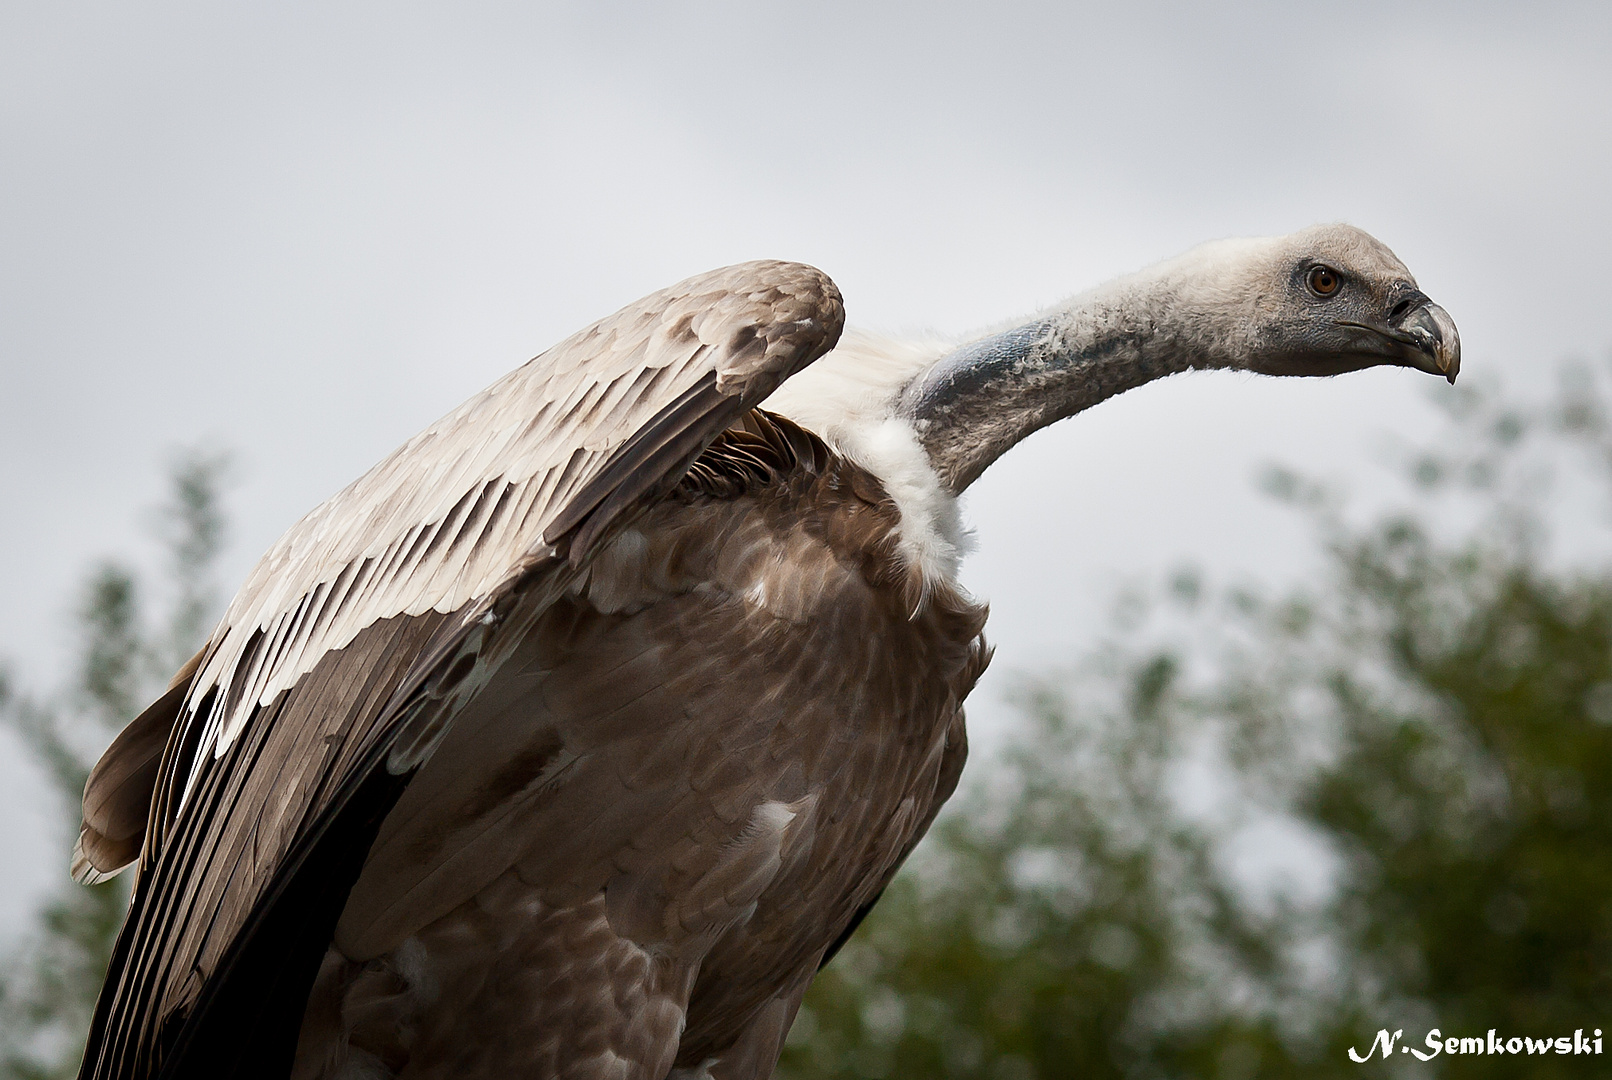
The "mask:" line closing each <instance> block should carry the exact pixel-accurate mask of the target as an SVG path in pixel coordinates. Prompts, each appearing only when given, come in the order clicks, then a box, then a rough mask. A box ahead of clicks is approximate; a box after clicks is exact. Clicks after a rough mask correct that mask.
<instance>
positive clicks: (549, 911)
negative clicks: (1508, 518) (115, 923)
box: [74, 227, 1459, 1080]
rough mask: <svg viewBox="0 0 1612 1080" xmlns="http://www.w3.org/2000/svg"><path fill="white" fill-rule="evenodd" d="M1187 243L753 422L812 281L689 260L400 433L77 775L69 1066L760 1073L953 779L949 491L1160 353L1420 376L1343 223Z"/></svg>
mask: <svg viewBox="0 0 1612 1080" xmlns="http://www.w3.org/2000/svg"><path fill="white" fill-rule="evenodd" d="M1216 250H1217V251H1218V252H1219V254H1218V255H1216V256H1215V257H1214V258H1206V257H1205V256H1204V255H1203V254H1202V253H1201V252H1200V253H1198V254H1195V255H1192V256H1188V257H1187V258H1185V259H1183V260H1177V261H1176V262H1174V263H1168V264H1164V265H1163V266H1161V267H1160V268H1158V269H1157V270H1156V271H1154V272H1152V274H1151V276H1148V275H1142V276H1139V277H1138V278H1134V279H1129V280H1128V281H1125V282H1121V283H1120V285H1119V286H1116V287H1114V288H1113V289H1110V290H1109V291H1108V292H1100V293H1098V294H1093V295H1092V296H1091V297H1087V298H1079V299H1077V300H1076V301H1074V302H1072V303H1071V305H1069V306H1068V307H1067V308H1064V309H1058V310H1056V311H1053V312H1051V313H1048V314H1046V315H1044V316H1042V317H1040V318H1038V319H1037V320H1035V321H1032V322H1031V323H1028V324H1025V325H1024V326H1022V327H1020V328H1017V329H1015V330H1012V331H1009V332H1008V333H1005V334H1000V335H997V336H994V337H989V338H984V339H981V340H979V341H977V342H974V343H971V344H969V345H966V346H964V347H963V348H961V349H958V350H956V351H955V352H953V351H950V350H949V349H948V348H942V347H932V348H928V347H920V348H911V349H906V350H900V349H894V350H889V349H887V350H884V351H882V352H881V351H880V350H879V349H877V348H872V347H870V346H869V345H868V344H867V342H866V340H859V341H857V342H852V343H850V344H848V345H847V346H846V347H844V348H842V349H841V350H840V351H839V352H838V353H836V354H835V357H834V359H833V361H831V362H829V363H827V364H825V365H820V366H819V367H818V368H815V369H812V370H811V371H807V372H805V374H803V375H801V376H800V378H799V379H797V380H795V381H794V382H791V383H790V385H789V386H788V387H786V389H785V393H783V394H780V395H779V400H780V401H781V402H783V403H784V408H783V411H784V412H785V413H786V414H787V415H788V416H791V417H793V418H795V419H793V420H792V419H785V418H784V417H783V416H778V415H773V414H771V413H768V412H764V411H761V410H760V409H758V408H757V406H758V405H759V404H760V403H761V402H762V401H763V400H764V399H766V398H767V396H768V395H769V394H771V393H772V392H773V391H774V390H775V389H777V388H778V387H779V386H780V384H781V383H783V382H784V380H786V379H790V378H791V376H794V375H796V374H797V373H799V372H802V370H803V369H804V368H806V366H807V365H808V364H811V363H812V362H813V361H814V360H816V359H817V358H818V357H820V356H822V355H823V354H824V353H826V352H828V351H829V350H830V349H832V348H834V346H835V344H836V342H837V341H838V339H839V336H840V330H841V321H842V308H841V304H840V298H839V294H838V292H837V290H836V289H835V288H834V286H833V284H832V282H830V281H829V280H828V279H827V278H826V277H824V276H823V275H822V274H821V273H820V272H818V271H816V270H814V269H812V268H810V267H805V266H800V265H798V264H790V263H772V262H768V263H751V264H745V265H743V266H737V267H730V268H728V269H726V270H720V271H715V272H712V273H711V274H706V275H702V276H700V277H697V278H691V279H690V280H688V281H686V282H683V283H682V284H680V285H678V286H674V287H672V288H671V289H667V290H664V291H662V292H660V293H656V294H654V295H652V296H650V297H646V298H645V299H644V300H642V301H640V302H639V303H637V304H633V305H630V306H629V307H627V308H624V309H623V310H622V311H620V312H618V313H617V314H615V315H613V316H611V317H610V318H608V319H604V320H601V321H600V322H599V323H597V324H595V325H594V326H591V327H589V328H588V329H586V330H584V331H582V332H580V333H578V334H576V335H574V336H573V337H571V338H569V339H567V340H566V341H564V342H562V343H560V344H559V345H557V346H555V347H554V348H553V349H550V350H549V351H548V352H546V353H544V354H543V355H541V356H539V357H538V358H537V359H535V360H533V361H531V362H530V363H528V364H527V365H525V366H523V367H522V368H520V369H518V370H517V371H515V372H513V373H512V374H511V375H509V376H507V377H506V378H505V379H503V380H500V382H499V383H497V384H495V385H494V386H493V387H491V388H489V389H488V390H487V391H485V392H484V393H482V394H480V395H478V396H477V397H475V398H473V399H471V401H469V402H467V403H466V404H465V405H463V406H461V407H460V408H459V409H457V410H455V411H454V412H453V413H450V414H449V415H448V416H447V417H445V418H444V419H443V420H441V421H439V422H438V423H437V424H434V425H432V427H430V428H428V429H427V430H426V431H425V432H423V433H422V434H421V435H419V436H417V437H416V438H414V439H413V440H410V442H409V443H407V444H405V445H404V446H403V447H402V448H401V449H399V450H398V451H397V452H396V453H394V454H393V455H391V456H390V457H388V458H387V459H386V460H384V461H382V462H381V463H380V464H379V465H377V466H376V467H375V468H374V469H373V470H371V471H370V472H369V473H367V474H366V475H365V476H364V477H362V478H360V479H359V480H358V481H356V482H355V483H354V484H353V485H352V486H350V487H349V488H347V489H346V490H344V491H343V492H341V493H339V494H338V495H336V496H335V497H333V498H332V499H331V500H329V501H328V502H326V503H325V504H324V505H322V506H321V507H319V508H318V509H316V510H315V511H314V512H313V513H311V514H309V515H308V516H307V517H306V518H304V519H303V520H302V521H301V522H299V523H298V524H297V525H296V526H294V527H293V528H292V530H291V531H290V532H288V533H287V534H286V536H285V537H284V538H282V539H281V540H280V541H279V542H278V543H277V544H276V545H275V546H274V547H273V548H272V549H271V550H270V551H269V552H268V554H267V555H265V556H264V558H263V560H262V561H261V562H260V563H259V564H258V566H257V568H256V569H255V570H254V571H253V573H252V574H251V576H250V577H249V578H248V581H247V583H246V585H245V587H243V589H242V590H241V592H240V594H239V595H238V596H237V597H236V599H235V600H234V602H233V603H232V604H231V605H230V608H229V610H228V611H227V612H226V614H225V616H224V618H223V620H222V622H221V623H220V625H219V627H218V628H217V630H215V632H214V634H213V636H212V638H211V639H210V640H209V642H208V644H207V646H206V647H205V648H204V649H203V650H202V651H201V652H200V653H199V654H198V655H197V657H196V658H195V659H194V660H193V661H192V662H191V663H190V664H189V665H187V666H186V668H185V670H183V671H181V672H180V673H179V675H178V676H177V677H176V679H175V680H174V684H173V686H172V687H171V688H170V690H169V692H168V693H167V694H165V695H164V696H163V697H162V698H161V699H160V700H159V701H158V702H157V703H156V704H154V705H153V706H152V707H151V708H150V709H148V710H147V711H146V712H145V713H143V714H142V715H141V716H140V717H139V718H137V719H136V720H135V721H134V722H133V723H132V724H131V725H130V727H129V729H128V730H127V731H125V732H124V734H123V735H121V736H120V737H119V738H118V740H117V741H116V742H114V744H113V746H112V748H111V749H110V750H109V751H108V752H107V754H106V756H105V757H104V758H103V759H102V761H101V763H100V765H98V766H97V768H96V770H95V772H94V773H93V774H92V776H91V778H90V782H89V785H88V787H87V788H86V792H85V803H84V809H85V816H84V828H83V831H82V834H81V837H80V841H79V845H78V849H77V851H76V852H75V861H74V870H75V874H76V875H77V876H79V877H80V878H81V879H83V880H96V879H99V878H101V877H104V876H106V875H108V874H112V873H116V872H117V871H118V870H119V869H121V868H122V867H123V866H125V865H126V864H128V863H130V862H131V860H136V857H137V856H138V859H137V863H138V880H137V883H136V887H135V890H134V898H133V902H132V905H131V909H130V913H129V916H128V919H127V922H126V925H125V926H124V929H123V932H122V934H121V935H120V937H119V940H118V944H117V948H116V951H115V953H114V956H113V958H112V965H111V970H110V972H109V974H108V979H107V984H106V987H105V989H104V990H103V992H102V996H101V1000H100V1003H99V1005H98V1006H97V1010H96V1016H95V1021H94V1025H93V1028H92V1031H91V1033H90V1040H89V1046H88V1050H87V1053H86V1057H85V1062H84V1067H83V1072H82V1075H83V1076H84V1077H86V1078H94V1080H112V1078H119V1080H123V1078H127V1080H136V1078H146V1077H165V1078H173V1080H177V1078H189V1077H207V1078H209V1080H210V1078H213V1077H226V1076H232V1077H248V1076H250V1077H284V1076H287V1075H294V1076H296V1077H298V1078H300V1080H316V1078H321V1080H322V1078H330V1080H334V1078H340V1077H350V1078H355V1080H356V1078H359V1077H364V1078H367V1080H380V1078H391V1077H395V1078H427V1077H443V1078H446V1077H459V1078H468V1080H476V1078H482V1077H486V1078H492V1077H499V1078H502V1077H507V1076H511V1075H519V1076H530V1077H545V1078H546V1077H555V1078H558V1077H565V1078H568V1080H592V1078H601V1080H602V1078H606V1077H611V1078H622V1080H662V1078H666V1077H674V1078H680V1080H693V1078H696V1077H700V1078H712V1080H715V1078H720V1080H760V1078H764V1077H766V1076H768V1075H769V1074H770V1073H771V1071H772V1068H773V1066H774V1064H775V1062H776V1060H777V1055H778V1050H779V1047H780V1045H781V1043H782V1040H783V1038H784V1035H785V1034H786V1033H787V1031H788V1028H789V1025H790V1023H791V1021H792V1019H793V1017H794V1014H795V1010H796V1008H797V1007H798V1005H799V1002H800V998H801V995H802V994H803V993H804V992H805V989H806V987H807V985H808V984H809V982H810V980H811V977H812V975H813V973H814V972H815V971H816V970H817V969H818V968H819V967H820V965H821V964H822V963H824V962H825V961H826V959H827V958H829V957H830V956H831V955H832V953H833V951H834V950H835V949H836V948H837V947H838V944H839V943H840V942H842V941H843V940H844V938H845V936H846V935H847V934H849V933H850V932H851V931H852V930H853V929H854V928H855V926H856V924H857V922H858V921H859V920H860V919H861V917H862V915H863V914H865V913H866V911H867V909H868V907H869V906H870V905H871V904H872V903H873V902H874V901H875V900H876V899H877V897H878V895H879V893H880V891H881V890H882V889H883V888H884V886H885V884H886V883H887V882H888V881H889V879H890V877H891V875H892V874H893V873H894V872H895V870H896V868H897V867H899V866H900V864H901V862H902V860H903V859H905V858H906V856H907V855H908V854H909V853H910V852H911V850H912V848H913V845H914V844H916V843H917V842H918V840H919V839H920V838H921V837H922V836H923V834H924V832H925V830H926V829H927V828H928V827H929V824H930V823H931V821H932V820H933V818H934V815H935V813H936V811H937V810H938V809H939V807H940V805H941V803H943V802H944V801H945V800H946V798H947V797H948V796H949V795H950V794H951V792H952V791H953V789H954V788H955V787H956V784H957V780H958V775H959V772H960V770H961V768H962V763H963V758H964V754H965V746H966V741H965V737H964V729H963V713H962V701H963V699H964V697H965V696H966V695H967V694H968V692H969V690H970V689H971V688H972V687H973V685H974V683H975V681H976V680H977V679H978V678H979V676H980V673H981V672H982V671H983V669H984V666H985V663H986V660H987V656H988V653H987V650H986V649H985V646H984V639H983V637H982V636H981V631H982V627H983V624H984V621H985V611H984V608H983V607H982V606H980V605H978V604H976V603H975V602H974V601H972V600H971V599H970V598H969V597H968V596H967V594H966V593H964V592H963V591H962V589H961V587H960V586H958V585H957V584H956V581H955V578H954V574H955V570H956V558H957V552H958V545H959V543H960V540H961V538H960V536H959V534H958V532H957V528H958V527H957V524H956V512H955V508H954V505H953V503H954V497H955V495H956V494H957V493H958V492H959V491H961V490H962V489H963V488H964V487H966V486H967V484H968V483H969V482H970V481H971V480H972V479H973V478H974V477H976V476H978V475H979V473H980V472H981V471H982V470H983V469H984V468H985V467H986V466H987V465H989V463H990V461H991V460H994V458H995V457H996V456H997V455H998V454H1000V453H1001V452H1002V451H1003V450H1004V449H1005V448H1006V447H1007V446H1010V445H1012V443H1013V442H1015V441H1017V439H1019V438H1022V437H1023V436H1024V435H1026V434H1028V433H1029V432H1031V431H1033V430H1035V429H1036V428H1038V427H1040V426H1043V425H1044V424H1046V423H1049V422H1051V421H1052V420H1055V419H1058V418H1059V416H1062V415H1070V414H1072V413H1074V412H1078V411H1079V410H1080V409H1083V408H1086V407H1088V406H1090V405H1092V404H1095V403H1096V402H1097V401H1099V400H1101V399H1102V398H1103V397H1106V396H1109V395H1111V394H1113V393H1117V392H1120V391H1121V390H1124V389H1126V388H1128V387H1131V386H1136V385H1140V384H1141V383H1142V382H1145V381H1147V380H1148V379H1151V378H1155V377H1159V376H1161V375H1165V374H1168V373H1170V372H1172V371H1178V370H1185V369H1186V368H1189V367H1227V366H1231V367H1244V368H1248V369H1251V370H1259V371H1267V372H1270V373H1273V374H1305V373H1315V374H1330V373H1335V372H1337V371H1342V370H1349V369H1352V368H1357V367H1365V366H1369V365H1371V364H1376V363H1395V364H1403V365H1406V366H1414V367H1420V368H1424V369H1425V370H1429V371H1437V372H1439V373H1441V374H1446V375H1448V376H1449V377H1451V378H1453V377H1454V373H1455V370H1456V367H1457V366H1458V363H1459V346H1458V344H1457V342H1456V339H1455V336H1454V326H1453V323H1450V322H1449V319H1448V316H1447V315H1445V314H1444V313H1443V311H1442V309H1439V308H1437V306H1436V305H1432V304H1431V303H1430V302H1429V301H1427V298H1426V297H1425V296H1423V295H1422V294H1421V293H1420V292H1419V291H1417V290H1416V288H1415V284H1414V282H1413V281H1411V279H1410V278H1409V274H1408V271H1405V269H1404V267H1403V266H1402V265H1401V264H1400V263H1399V262H1398V260H1397V259H1395V258H1394V257H1393V255H1392V254H1391V253H1390V252H1388V251H1387V249H1386V248H1384V247H1382V245H1380V244H1378V243H1377V242H1376V241H1374V240H1371V238H1370V237H1366V236H1365V235H1364V234H1363V233H1359V232H1358V231H1357V230H1349V229H1346V228H1344V227H1329V228H1327V229H1320V230H1310V231H1309V232H1306V233H1301V234H1295V236H1293V237H1286V238H1279V239H1277V240H1272V241H1261V242H1258V243H1244V244H1241V245H1234V246H1230V247H1224V248H1222V249H1216ZM1217 260H1218V261H1217ZM1321 260H1326V265H1327V266H1328V267H1329V271H1330V272H1333V273H1335V274H1337V275H1338V276H1339V279H1340V280H1343V281H1344V282H1345V287H1342V288H1340V289H1338V290H1337V292H1338V296H1339V297H1340V298H1341V301H1342V302H1339V301H1338V300H1336V299H1335V298H1334V297H1333V296H1332V295H1331V293H1330V292H1329V293H1328V294H1326V295H1320V294H1315V293H1313V292H1312V293H1305V292H1304V291H1303V290H1304V288H1305V286H1304V284H1303V282H1304V281H1305V280H1307V279H1306V278H1305V276H1304V275H1305V274H1306V273H1309V272H1310V271H1309V268H1310V267H1312V266H1314V265H1318V264H1320V261H1321ZM1363 320H1364V321H1363ZM1373 320H1375V321H1373ZM796 420H804V421H805V422H804V423H797V422H795V421H796Z"/></svg>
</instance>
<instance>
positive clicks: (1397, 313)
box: [1388, 299, 1411, 323]
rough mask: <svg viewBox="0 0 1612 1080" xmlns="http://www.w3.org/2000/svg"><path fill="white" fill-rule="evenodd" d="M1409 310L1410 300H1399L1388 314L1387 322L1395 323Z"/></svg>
mask: <svg viewBox="0 0 1612 1080" xmlns="http://www.w3.org/2000/svg"><path fill="white" fill-rule="evenodd" d="M1410 309H1411V302H1410V300H1408V299H1406V300H1401V301H1400V302H1399V303H1397V304H1395V305H1394V309H1393V310H1392V311H1390V312H1389V313H1388V321H1389V322H1391V323H1397V322H1398V321H1399V320H1400V319H1401V318H1403V317H1404V314H1405V312H1407V311H1409V310H1410Z"/></svg>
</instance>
